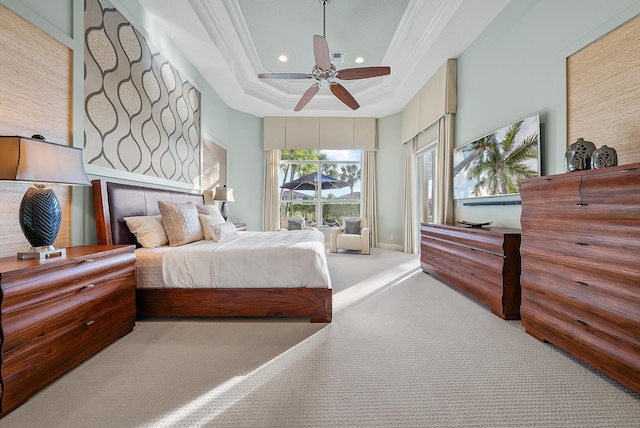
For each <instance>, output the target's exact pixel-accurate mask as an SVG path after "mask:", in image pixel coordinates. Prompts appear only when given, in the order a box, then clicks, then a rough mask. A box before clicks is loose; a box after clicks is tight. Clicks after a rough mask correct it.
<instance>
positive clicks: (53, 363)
mask: <svg viewBox="0 0 640 428" xmlns="http://www.w3.org/2000/svg"><path fill="white" fill-rule="evenodd" d="M133 250H134V246H132V245H130V246H106V245H100V246H83V247H70V248H67V254H66V256H62V257H53V258H50V259H42V260H17V259H16V258H15V257H7V258H2V259H0V286H1V289H2V296H1V303H0V328H1V330H2V354H1V356H2V360H1V374H0V381H1V387H2V391H1V399H0V416H4V415H5V414H6V413H8V412H10V411H11V410H13V409H15V408H16V407H17V406H19V405H20V404H22V403H24V402H25V401H26V400H27V399H28V398H29V396H31V395H32V394H33V393H34V392H36V391H37V390H39V389H40V388H42V387H43V386H45V385H46V384H48V383H50V382H51V381H53V380H54V379H56V378H57V377H59V376H60V375H61V374H63V373H65V372H66V371H68V370H70V369H71V368H73V367H75V366H76V365H78V364H80V363H81V362H82V361H84V360H86V359H87V358H89V357H90V356H91V355H93V354H95V353H96V352H98V351H99V350H101V349H103V348H104V347H106V346H107V345H109V344H110V343H112V342H114V341H115V340H117V339H118V338H119V337H121V336H123V335H125V334H127V333H129V332H130V331H131V330H133V327H134V324H135V317H136V307H135V286H136V279H135V270H134V269H135V256H134V253H133Z"/></svg>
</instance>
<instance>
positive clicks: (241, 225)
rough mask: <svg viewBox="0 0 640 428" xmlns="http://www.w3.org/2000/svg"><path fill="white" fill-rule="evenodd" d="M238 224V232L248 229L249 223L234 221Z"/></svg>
mask: <svg viewBox="0 0 640 428" xmlns="http://www.w3.org/2000/svg"><path fill="white" fill-rule="evenodd" d="M233 224H234V225H235V226H236V229H237V230H238V232H240V231H243V230H247V223H233Z"/></svg>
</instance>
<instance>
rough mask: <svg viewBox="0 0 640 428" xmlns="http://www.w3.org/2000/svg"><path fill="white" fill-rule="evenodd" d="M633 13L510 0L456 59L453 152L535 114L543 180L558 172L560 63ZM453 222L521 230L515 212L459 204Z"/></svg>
mask: <svg viewBox="0 0 640 428" xmlns="http://www.w3.org/2000/svg"><path fill="white" fill-rule="evenodd" d="M638 13H640V2H639V1H637V0H607V1H602V0H562V1H558V0H536V1H534V0H512V1H511V3H509V5H508V6H507V7H506V8H505V9H504V10H503V11H502V13H500V15H499V16H498V17H497V18H496V19H495V20H494V21H493V22H492V23H491V24H490V25H489V27H488V28H487V29H486V30H485V31H484V32H483V33H482V34H481V35H480V36H479V37H478V38H477V39H476V40H475V41H474V42H473V43H472V44H471V45H470V46H469V47H468V48H467V49H466V50H465V51H464V53H463V54H462V55H461V56H460V57H459V58H458V82H457V89H458V111H457V114H456V129H455V141H456V147H458V146H461V145H463V144H465V143H467V142H469V141H472V140H474V139H476V138H478V137H481V136H483V135H486V134H487V133H489V132H491V131H494V130H496V129H498V128H500V127H502V126H505V125H508V124H510V123H512V122H514V121H516V120H518V119H521V118H524V117H526V116H528V115H530V114H532V113H535V112H540V113H541V121H542V122H543V123H544V132H543V135H542V144H543V145H542V150H541V152H542V156H541V163H542V172H543V175H549V174H558V173H562V172H564V164H563V160H564V152H565V149H566V145H567V141H566V125H565V121H566V101H565V96H566V95H565V94H566V78H565V72H566V68H565V64H566V57H567V56H569V55H571V54H572V53H574V52H576V51H577V50H579V49H580V48H582V47H584V46H586V45H587V44H589V43H591V42H592V41H594V40H595V39H597V38H598V37H600V36H602V35H603V34H605V33H607V32H608V31H611V30H612V29H614V28H615V27H617V26H619V25H620V24H622V23H624V22H625V21H627V20H629V19H631V18H632V17H633V16H635V15H636V14H638ZM585 137H586V136H585ZM516 199H517V198H516ZM475 200H478V199H475ZM455 217H456V220H461V219H464V220H469V221H493V223H494V225H499V226H506V227H516V228H519V227H520V207H519V206H498V207H463V206H462V203H461V201H458V202H457V203H456V207H455Z"/></svg>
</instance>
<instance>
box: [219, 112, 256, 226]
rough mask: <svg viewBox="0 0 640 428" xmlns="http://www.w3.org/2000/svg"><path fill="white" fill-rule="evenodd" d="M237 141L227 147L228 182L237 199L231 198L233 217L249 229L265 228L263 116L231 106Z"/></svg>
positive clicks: (231, 120) (233, 128) (230, 122)
mask: <svg viewBox="0 0 640 428" xmlns="http://www.w3.org/2000/svg"><path fill="white" fill-rule="evenodd" d="M229 113H230V114H229V125H230V130H229V132H230V134H231V139H232V140H233V144H231V145H230V146H229V148H228V151H227V183H228V184H227V185H228V186H229V187H231V188H232V189H233V196H234V198H235V202H229V203H228V204H229V218H230V219H231V221H233V222H236V223H247V229H248V230H262V218H263V208H262V203H263V197H264V163H265V160H264V159H265V157H264V144H263V140H262V135H263V125H262V124H263V120H262V119H261V118H258V117H255V116H252V115H250V114H246V113H243V112H240V111H237V110H229Z"/></svg>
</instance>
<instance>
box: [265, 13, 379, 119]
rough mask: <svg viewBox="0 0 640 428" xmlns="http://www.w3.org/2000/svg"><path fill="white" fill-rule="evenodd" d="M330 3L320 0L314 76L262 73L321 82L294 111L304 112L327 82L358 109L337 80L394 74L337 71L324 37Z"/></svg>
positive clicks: (374, 69) (376, 69) (372, 70)
mask: <svg viewBox="0 0 640 428" xmlns="http://www.w3.org/2000/svg"><path fill="white" fill-rule="evenodd" d="M329 1H330V0H320V3H322V36H318V35H316V36H313V56H314V58H315V61H316V65H315V66H314V67H313V69H312V70H311V73H264V74H258V77H259V78H261V79H311V78H314V79H316V80H317V81H318V83H314V84H313V85H312V86H311V87H310V88H309V89H307V91H306V92H305V93H304V94H303V95H302V98H300V101H298V104H296V106H295V108H294V109H293V110H294V111H300V110H302V109H303V108H304V106H306V105H307V103H309V101H311V99H312V98H313V97H314V95H315V94H317V93H318V91H319V90H320V85H321V84H323V83H328V84H329V89H330V90H331V92H332V93H333V95H335V96H336V97H338V99H339V100H340V101H342V102H343V103H345V104H346V105H347V106H348V107H349V108H351V109H352V110H356V109H357V108H358V107H360V104H358V102H357V101H356V99H355V98H353V96H352V95H351V94H350V93H349V91H347V89H346V88H345V87H344V86H342V85H341V84H340V83H338V82H335V81H334V80H335V79H341V80H356V79H366V78H369V77H378V76H386V75H388V74H390V73H391V68H390V67H386V66H379V67H357V68H346V69H344V70H336V67H335V66H334V65H333V64H331V58H330V55H329V44H328V43H327V39H326V38H325V37H324V34H325V24H326V7H327V4H328V3H329Z"/></svg>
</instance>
